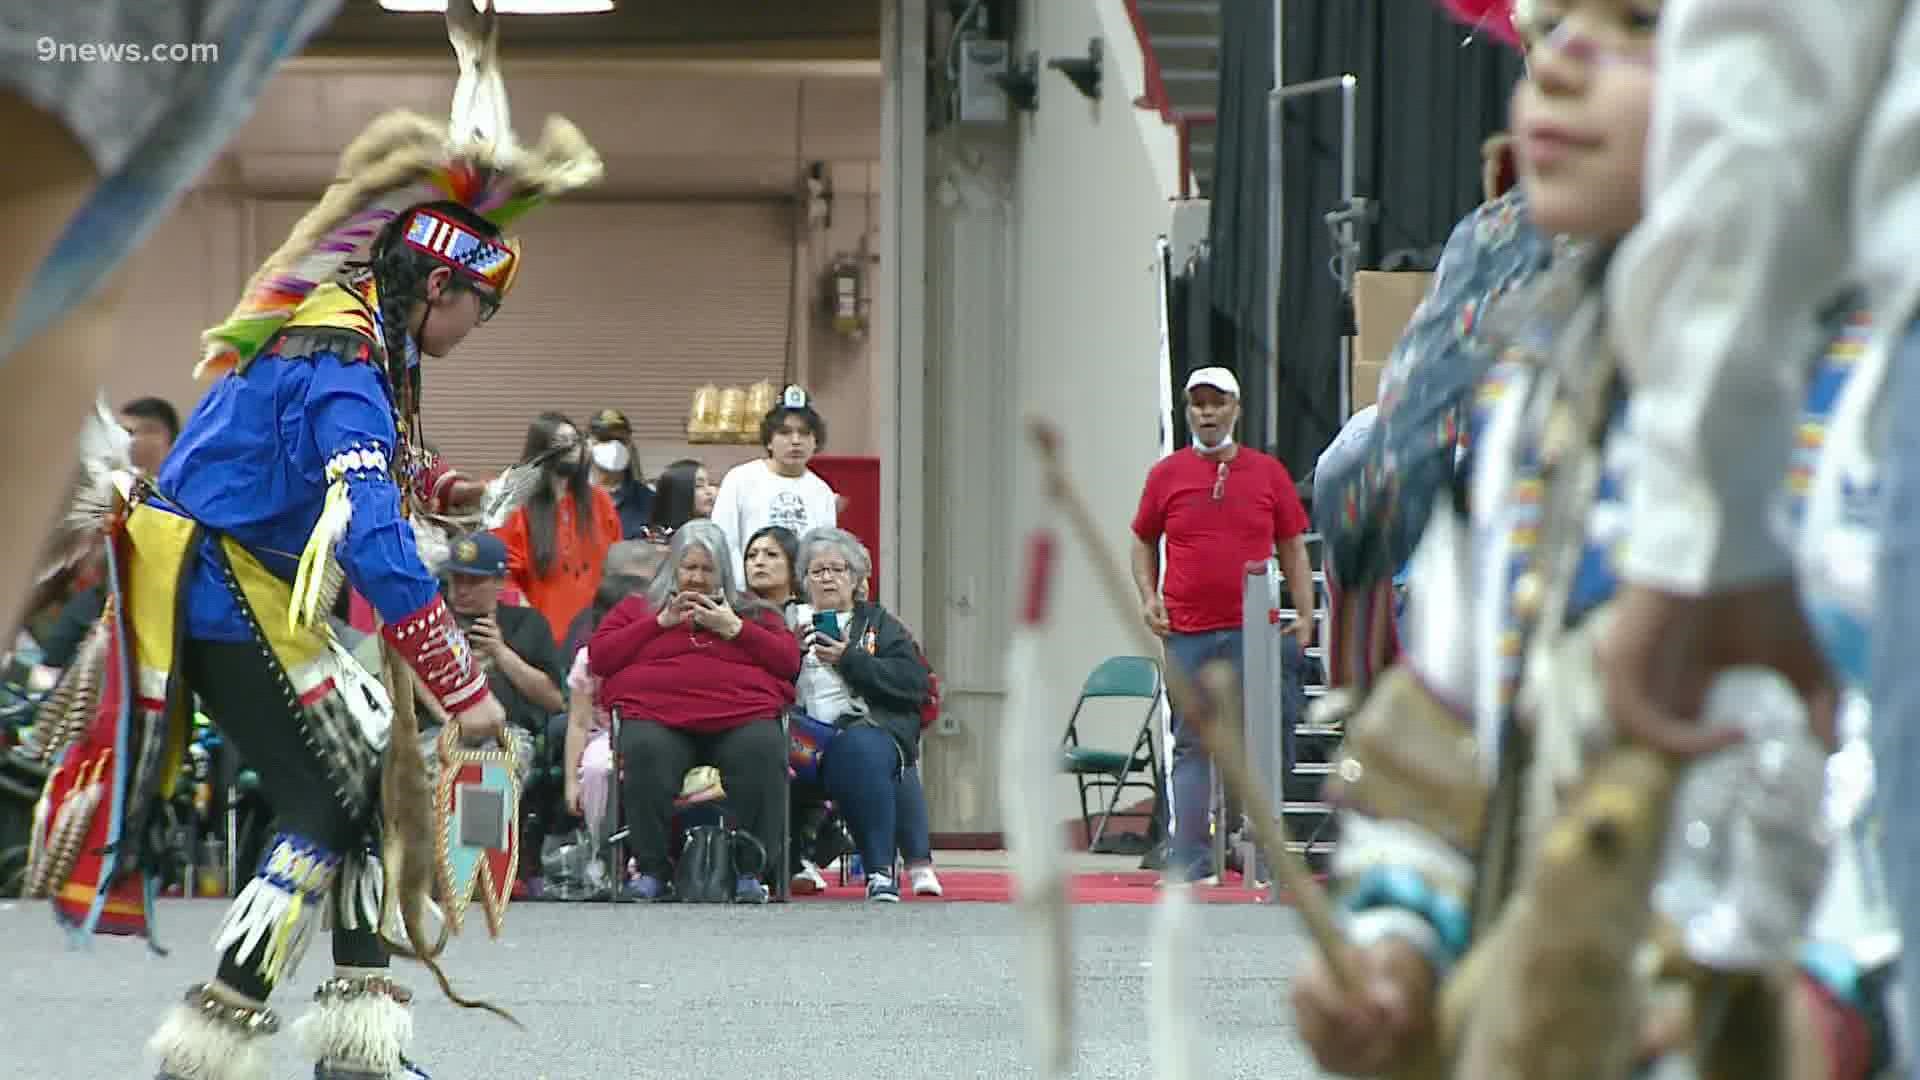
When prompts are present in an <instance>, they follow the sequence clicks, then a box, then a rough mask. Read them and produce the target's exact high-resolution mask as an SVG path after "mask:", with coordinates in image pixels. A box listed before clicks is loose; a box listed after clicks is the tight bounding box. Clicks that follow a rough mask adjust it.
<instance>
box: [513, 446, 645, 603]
mask: <svg viewBox="0 0 1920 1080" xmlns="http://www.w3.org/2000/svg"><path fill="white" fill-rule="evenodd" d="M562 447H570V448H571V449H567V450H565V451H563V452H560V453H556V454H554V455H553V456H552V457H551V458H549V459H548V461H547V464H546V473H547V477H546V479H547V482H546V484H545V485H544V486H542V487H541V488H540V490H539V491H537V492H535V493H534V495H533V496H532V497H531V498H529V499H528V500H527V502H526V505H524V506H522V507H521V508H520V509H518V510H516V511H514V513H513V516H512V517H510V518H508V519H507V523H506V524H505V525H502V526H501V527H500V528H499V530H498V533H499V536H500V539H501V540H502V541H504V542H505V543H506V545H507V573H508V576H509V577H510V578H511V580H512V581H513V583H514V584H515V585H516V586H518V587H519V589H520V591H521V593H523V594H524V595H525V597H526V602H527V603H528V604H530V605H531V606H532V607H533V608H534V609H535V610H537V611H539V612H540V614H542V615H544V616H546V618H547V625H548V626H550V627H554V628H555V630H554V633H555V635H556V640H557V635H560V634H564V633H566V628H567V627H569V626H572V625H573V620H574V618H575V617H576V616H578V615H579V614H580V612H582V611H583V610H585V609H586V607H587V605H588V604H591V603H593V592H594V590H595V589H597V588H599V587H600V567H601V564H602V563H604V562H605V561H606V557H607V549H608V548H610V547H612V546H613V545H614V544H615V543H617V542H619V540H620V512H619V511H618V510H616V509H615V508H614V505H613V499H612V498H611V497H610V496H608V494H607V493H606V492H605V491H602V490H600V488H598V487H596V486H595V485H594V484H593V482H592V479H591V476H590V475H589V473H588V470H587V455H586V444H585V443H584V442H583V441H582V440H581V438H580V429H579V427H577V426H576V425H575V424H574V422H573V421H571V420H569V419H567V418H566V417H565V416H563V415H562V414H560V413H557V412H546V413H541V414H540V415H539V416H537V417H535V418H534V421H533V423H532V424H531V425H529V426H528V428H527V442H526V446H525V447H524V448H523V449H522V451H521V456H520V459H521V460H522V461H532V460H533V459H535V458H537V457H540V456H542V455H543V454H547V453H548V452H549V451H553V450H557V449H560V448H562Z"/></svg>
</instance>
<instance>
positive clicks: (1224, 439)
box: [1193, 431, 1233, 454]
mask: <svg viewBox="0 0 1920 1080" xmlns="http://www.w3.org/2000/svg"><path fill="white" fill-rule="evenodd" d="M1232 445H1233V432H1231V431H1229V432H1227V433H1226V434H1225V435H1222V436H1220V441H1219V442H1217V443H1214V444H1213V445H1212V446H1208V445H1207V444H1206V443H1203V442H1201V441H1200V438H1199V436H1197V435H1196V436H1195V437H1194V440H1193V448H1194V449H1195V450H1202V451H1205V452H1206V453H1209V454H1217V453H1219V452H1220V451H1222V450H1225V449H1226V448H1227V447H1229V446H1232Z"/></svg>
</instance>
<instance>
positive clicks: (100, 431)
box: [36, 394, 134, 582]
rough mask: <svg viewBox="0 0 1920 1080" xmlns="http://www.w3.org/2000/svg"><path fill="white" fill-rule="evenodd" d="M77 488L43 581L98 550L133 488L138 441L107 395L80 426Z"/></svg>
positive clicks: (53, 540)
mask: <svg viewBox="0 0 1920 1080" xmlns="http://www.w3.org/2000/svg"><path fill="white" fill-rule="evenodd" d="M75 449H76V450H77V452H78V459H79V460H78V462H77V466H78V467H77V468H76V469H75V472H74V478H73V488H72V492H71V495H70V497H69V498H68V500H67V508H66V512H65V513H64V514H62V515H61V518H60V522H59V524H58V526H57V527H56V528H55V530H54V535H53V537H52V538H51V540H50V541H49V543H48V547H47V551H46V553H45V556H44V557H43V559H42V561H41V569H40V574H39V576H38V578H37V579H36V581H37V582H46V581H48V580H51V579H52V578H54V577H55V576H57V575H59V574H61V573H63V572H64V571H67V570H70V569H72V568H73V567H74V566H75V565H76V564H77V563H79V562H80V560H81V559H83V558H84V557H85V556H86V554H87V552H89V551H91V550H92V549H93V546H94V543H95V541H96V539H97V538H98V537H99V535H100V530H101V529H103V528H105V527H106V525H107V523H108V521H110V520H111V519H112V517H113V515H114V513H115V512H116V511H118V510H119V508H120V507H121V506H122V505H123V504H124V503H125V502H126V500H127V497H128V495H129V494H131V492H132V490H133V478H134V468H133V456H132V453H133V437H132V436H131V435H129V434H127V429H126V428H123V427H121V426H120V421H119V419H118V418H117V417H115V416H114V413H113V408H112V407H111V406H109V405H108V404H107V399H106V396H105V395H104V394H103V395H101V396H100V397H99V398H97V399H95V401H94V406H93V411H92V412H90V413H88V414H87V418H86V420H85V421H84V422H83V423H82V424H81V425H80V437H79V441H78V443H77V444H76V447H75Z"/></svg>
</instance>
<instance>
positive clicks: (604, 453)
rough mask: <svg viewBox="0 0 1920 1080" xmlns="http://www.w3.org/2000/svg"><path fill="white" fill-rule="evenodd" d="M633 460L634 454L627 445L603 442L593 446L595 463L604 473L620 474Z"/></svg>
mask: <svg viewBox="0 0 1920 1080" xmlns="http://www.w3.org/2000/svg"><path fill="white" fill-rule="evenodd" d="M630 460H632V453H631V452H630V451H629V450H628V449H627V444H626V443H621V442H603V443H595V444H593V463H594V464H595V465H598V466H599V467H600V469H601V471H603V472H619V471H621V470H622V469H625V468H626V467H627V462H628V461H630Z"/></svg>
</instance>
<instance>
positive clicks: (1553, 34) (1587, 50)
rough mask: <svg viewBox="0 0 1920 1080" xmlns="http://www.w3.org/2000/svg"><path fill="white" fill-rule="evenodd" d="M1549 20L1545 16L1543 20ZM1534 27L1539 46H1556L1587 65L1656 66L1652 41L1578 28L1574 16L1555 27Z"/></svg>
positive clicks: (1561, 21)
mask: <svg viewBox="0 0 1920 1080" xmlns="http://www.w3.org/2000/svg"><path fill="white" fill-rule="evenodd" d="M1546 21H1547V20H1544V19H1543V20H1540V23H1541V24H1544V23H1546ZM1534 29H1535V32H1536V35H1537V36H1536V39H1535V40H1536V42H1537V44H1535V45H1534V48H1535V49H1552V50H1553V51H1555V52H1557V53H1562V54H1564V55H1566V56H1568V57H1570V58H1572V59H1575V60H1579V61H1581V62H1582V63H1586V64H1594V65H1608V64H1622V65H1625V66H1628V67H1638V68H1650V67H1652V66H1653V48H1652V45H1651V44H1650V43H1649V44H1642V43H1638V42H1631V41H1626V42H1623V41H1618V40H1609V39H1604V38H1603V36H1602V35H1597V34H1594V33H1591V32H1589V31H1585V30H1576V29H1574V24H1573V21H1572V20H1571V19H1560V20H1558V21H1555V22H1553V23H1552V25H1551V26H1548V25H1538V24H1537V25H1536V27H1535V28H1534Z"/></svg>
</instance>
